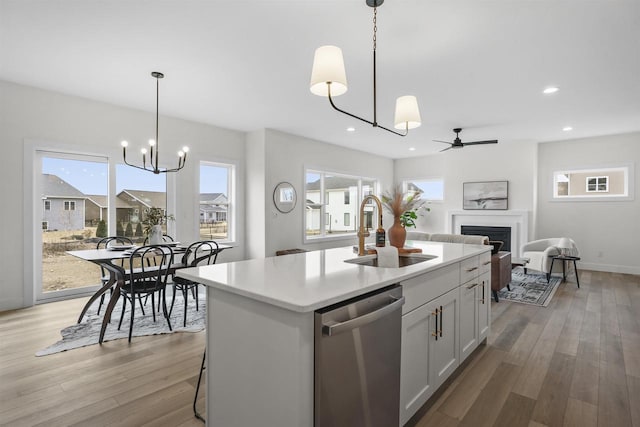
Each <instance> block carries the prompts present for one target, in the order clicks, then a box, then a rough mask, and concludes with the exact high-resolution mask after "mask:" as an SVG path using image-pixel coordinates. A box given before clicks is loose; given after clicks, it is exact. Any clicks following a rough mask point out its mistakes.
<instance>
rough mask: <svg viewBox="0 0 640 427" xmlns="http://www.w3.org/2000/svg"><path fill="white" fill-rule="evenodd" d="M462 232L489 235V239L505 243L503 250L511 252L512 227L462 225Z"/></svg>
mask: <svg viewBox="0 0 640 427" xmlns="http://www.w3.org/2000/svg"><path fill="white" fill-rule="evenodd" d="M460 234H467V235H473V236H488V237H489V240H499V241H501V242H502V243H503V245H502V248H501V249H500V250H501V251H507V252H511V227H490V226H486V225H462V226H460Z"/></svg>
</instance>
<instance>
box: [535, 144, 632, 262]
mask: <svg viewBox="0 0 640 427" xmlns="http://www.w3.org/2000/svg"><path fill="white" fill-rule="evenodd" d="M538 151H539V155H538V156H539V165H540V166H539V176H538V209H537V211H538V217H537V227H538V233H537V236H538V237H539V238H545V237H563V236H568V237H571V238H572V239H573V240H575V241H576V244H577V245H578V248H579V250H580V256H581V258H582V262H581V265H582V266H583V268H586V269H589V270H601V271H613V272H621V273H632V274H640V259H639V258H638V255H639V254H640V249H638V240H639V238H640V221H638V218H640V200H638V197H637V196H636V195H635V194H634V193H631V194H633V195H634V196H635V198H634V200H629V201H601V202H594V201H566V200H561V201H555V200H553V197H552V191H553V187H552V186H553V172H554V171H558V170H567V169H568V170H571V169H582V168H588V167H603V166H614V165H620V164H629V163H630V164H633V165H634V166H635V168H636V170H635V174H634V175H635V179H634V182H633V183H632V184H633V188H634V190H635V191H636V192H637V189H638V188H640V173H639V171H638V170H637V168H638V161H639V160H640V133H632V134H625V135H614V136H603V137H595V138H586V139H576V140H571V141H558V142H550V143H543V144H539V148H538Z"/></svg>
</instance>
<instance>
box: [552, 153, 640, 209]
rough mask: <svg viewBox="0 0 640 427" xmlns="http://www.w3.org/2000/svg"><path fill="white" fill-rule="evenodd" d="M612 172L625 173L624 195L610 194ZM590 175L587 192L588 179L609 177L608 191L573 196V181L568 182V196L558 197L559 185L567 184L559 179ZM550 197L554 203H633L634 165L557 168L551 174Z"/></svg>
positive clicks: (586, 178)
mask: <svg viewBox="0 0 640 427" xmlns="http://www.w3.org/2000/svg"><path fill="white" fill-rule="evenodd" d="M612 172H623V173H624V178H623V179H624V183H623V186H624V190H623V193H622V194H611V193H610V192H609V189H610V188H611V187H610V184H611V176H610V174H611V173H612ZM572 173H573V174H576V173H580V174H588V176H587V177H585V184H584V185H585V190H586V189H587V185H588V184H587V180H588V178H597V177H605V176H606V177H608V178H607V191H606V192H605V191H585V192H586V193H588V194H584V195H581V194H578V195H571V194H570V193H571V181H570V180H569V181H568V192H569V194H568V195H566V196H563V195H558V183H559V182H566V181H561V180H559V179H558V177H559V176H561V175H570V174H572ZM550 181H551V182H550V187H551V188H550V193H551V195H550V197H549V200H550V201H552V202H567V201H571V202H594V201H601V202H614V201H632V200H634V199H635V196H634V192H635V191H634V183H635V170H634V164H633V163H616V164H611V165H596V166H581V167H567V168H557V169H555V170H554V171H553V172H551V177H550Z"/></svg>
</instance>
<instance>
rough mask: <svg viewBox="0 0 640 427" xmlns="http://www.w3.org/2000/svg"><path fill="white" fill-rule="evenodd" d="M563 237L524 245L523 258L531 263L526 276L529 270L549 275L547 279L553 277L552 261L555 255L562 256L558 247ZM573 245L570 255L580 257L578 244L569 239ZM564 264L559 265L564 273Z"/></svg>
mask: <svg viewBox="0 0 640 427" xmlns="http://www.w3.org/2000/svg"><path fill="white" fill-rule="evenodd" d="M561 239H562V238H561V237H552V238H548V239H539V240H534V241H531V242H529V243H526V244H524V245H522V250H521V251H520V252H521V253H522V257H523V258H528V259H529V262H528V263H527V265H526V266H525V270H524V272H525V274H526V273H527V270H536V271H541V272H543V273H545V274H546V275H547V279H548V278H549V276H550V275H551V271H550V269H551V260H552V258H551V257H553V256H554V255H560V249H559V248H558V245H559V244H560V240H561ZM569 242H570V243H571V246H572V247H571V249H570V250H569V255H571V256H580V252H579V251H578V247H577V246H576V243H575V242H574V241H573V240H572V239H569ZM561 264H562V263H558V268H559V270H558V271H560V272H561V271H562V265H561Z"/></svg>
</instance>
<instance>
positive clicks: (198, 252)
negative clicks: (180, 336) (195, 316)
mask: <svg viewBox="0 0 640 427" xmlns="http://www.w3.org/2000/svg"><path fill="white" fill-rule="evenodd" d="M218 252H220V247H219V246H218V244H217V243H216V242H215V241H213V240H202V241H199V242H195V243H192V244H190V245H189V247H187V250H186V252H185V253H184V255H183V256H182V264H181V268H185V267H197V266H201V265H211V264H215V263H216V260H217V259H218ZM198 285H200V283H197V282H193V281H191V280H187V279H185V278H183V277H178V276H173V296H172V298H171V308H170V309H169V314H171V313H172V312H173V305H174V304H175V302H176V293H177V292H178V291H180V292H182V296H183V298H184V320H183V326H185V327H186V326H187V307H188V301H187V298H188V296H189V291H191V293H192V294H193V297H194V298H195V300H196V311H197V310H199V308H198Z"/></svg>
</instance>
